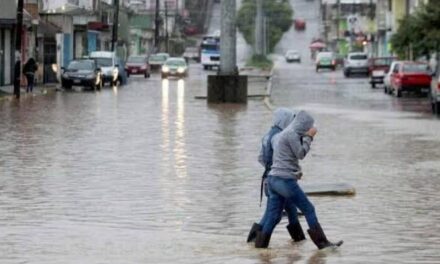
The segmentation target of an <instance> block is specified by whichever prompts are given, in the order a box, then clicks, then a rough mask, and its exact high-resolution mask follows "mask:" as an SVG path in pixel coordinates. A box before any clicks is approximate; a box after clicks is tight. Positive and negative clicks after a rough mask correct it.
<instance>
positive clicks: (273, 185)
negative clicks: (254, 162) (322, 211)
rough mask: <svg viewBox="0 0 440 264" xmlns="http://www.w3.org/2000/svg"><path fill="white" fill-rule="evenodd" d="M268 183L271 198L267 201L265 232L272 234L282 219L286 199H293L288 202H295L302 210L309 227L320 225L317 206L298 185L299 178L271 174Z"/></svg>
mask: <svg viewBox="0 0 440 264" xmlns="http://www.w3.org/2000/svg"><path fill="white" fill-rule="evenodd" d="M268 185H269V186H268V187H269V188H268V191H269V198H268V202H267V216H266V220H265V222H264V226H263V230H262V231H263V233H266V234H272V232H273V230H274V228H275V226H276V225H277V224H278V223H279V221H280V220H281V216H282V213H283V207H284V205H285V204H286V201H291V202H289V203H288V204H291V203H293V204H295V205H296V207H298V208H299V210H301V212H302V213H303V214H304V216H305V218H306V220H307V224H308V226H309V228H311V229H313V228H315V227H316V226H317V225H318V218H317V217H316V213H315V207H314V206H313V204H312V203H311V202H310V201H309V199H308V198H307V196H306V194H305V193H304V192H303V190H302V189H301V187H300V186H299V185H298V182H297V180H295V179H286V178H281V177H276V176H269V177H268Z"/></svg>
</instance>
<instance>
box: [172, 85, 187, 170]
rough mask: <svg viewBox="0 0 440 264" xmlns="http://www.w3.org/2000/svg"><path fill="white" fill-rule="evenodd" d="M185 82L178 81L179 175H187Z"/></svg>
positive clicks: (177, 161)
mask: <svg viewBox="0 0 440 264" xmlns="http://www.w3.org/2000/svg"><path fill="white" fill-rule="evenodd" d="M184 100H185V82H184V80H182V79H180V80H178V82H177V114H176V118H177V120H176V138H175V148H174V155H175V165H174V166H175V169H176V172H177V176H178V177H183V178H185V177H186V173H187V171H186V162H185V160H186V154H185V102H184Z"/></svg>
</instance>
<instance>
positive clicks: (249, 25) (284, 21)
mask: <svg viewBox="0 0 440 264" xmlns="http://www.w3.org/2000/svg"><path fill="white" fill-rule="evenodd" d="M263 10H264V11H265V17H266V20H267V28H266V34H267V44H268V50H269V52H271V51H273V49H274V48H275V46H276V44H277V43H278V42H279V41H280V39H281V37H282V36H283V34H284V32H286V31H288V30H289V29H290V27H291V26H292V16H293V10H292V7H291V6H290V4H289V3H288V1H286V0H282V1H275V0H265V1H264V3H263ZM256 12H257V7H256V2H255V0H244V1H243V2H242V6H241V8H240V10H239V11H238V15H237V18H238V19H237V26H238V29H239V30H240V32H241V33H242V34H243V36H244V39H245V40H246V42H247V43H249V44H251V45H252V44H254V41H255V39H254V38H255V36H254V32H255V15H256Z"/></svg>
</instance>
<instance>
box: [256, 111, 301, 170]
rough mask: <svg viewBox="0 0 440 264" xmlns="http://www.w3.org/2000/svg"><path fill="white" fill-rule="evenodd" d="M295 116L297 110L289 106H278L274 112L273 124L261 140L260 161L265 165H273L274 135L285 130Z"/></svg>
mask: <svg viewBox="0 0 440 264" xmlns="http://www.w3.org/2000/svg"><path fill="white" fill-rule="evenodd" d="M294 118H295V112H294V111H292V110H290V109H287V108H278V109H276V110H275V112H274V113H273V126H272V127H271V129H270V130H269V131H268V132H267V133H266V134H265V135H264V136H263V139H262V140H261V149H260V154H259V155H258V161H259V162H260V164H261V165H263V166H264V167H266V168H267V167H268V166H269V167H270V166H271V165H272V156H273V147H272V142H273V136H275V135H276V134H278V133H279V132H281V131H282V130H284V129H285V128H286V127H287V126H288V125H289V124H290V123H292V121H293V120H294Z"/></svg>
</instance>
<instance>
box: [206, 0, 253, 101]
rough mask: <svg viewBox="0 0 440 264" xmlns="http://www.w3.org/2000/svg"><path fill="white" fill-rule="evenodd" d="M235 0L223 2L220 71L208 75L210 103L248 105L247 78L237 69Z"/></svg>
mask: <svg viewBox="0 0 440 264" xmlns="http://www.w3.org/2000/svg"><path fill="white" fill-rule="evenodd" d="M235 12H236V6H235V0H222V1H221V35H220V69H219V72H218V74H217V75H208V98H207V99H208V103H244V104H245V103H247V76H246V75H239V72H238V68H237V51H236V46H237V41H236V36H237V35H236V34H237V32H236V30H237V29H236V20H235Z"/></svg>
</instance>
